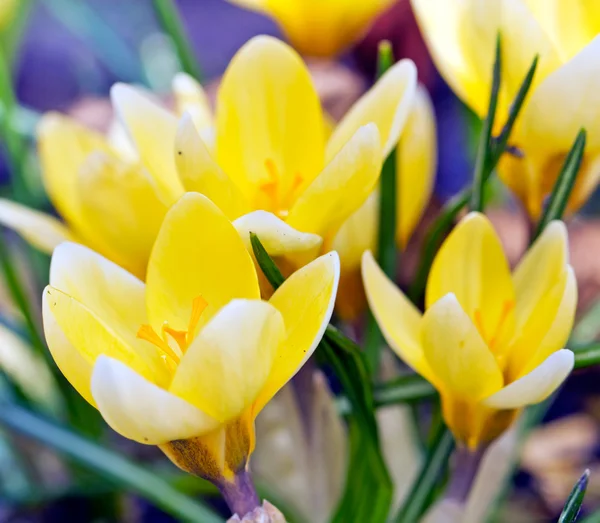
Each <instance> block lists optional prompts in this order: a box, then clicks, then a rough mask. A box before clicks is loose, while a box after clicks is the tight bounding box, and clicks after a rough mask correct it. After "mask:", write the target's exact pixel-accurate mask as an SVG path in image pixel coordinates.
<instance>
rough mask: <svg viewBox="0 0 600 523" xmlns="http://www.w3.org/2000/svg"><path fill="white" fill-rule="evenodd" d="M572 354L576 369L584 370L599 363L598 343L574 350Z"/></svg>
mask: <svg viewBox="0 0 600 523" xmlns="http://www.w3.org/2000/svg"><path fill="white" fill-rule="evenodd" d="M573 352H574V353H575V368H576V369H584V368H586V367H591V366H592V365H598V364H599V363H600V343H591V344H590V345H585V346H583V347H578V348H574V349H573Z"/></svg>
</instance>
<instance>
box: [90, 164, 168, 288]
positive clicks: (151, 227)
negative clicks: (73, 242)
mask: <svg viewBox="0 0 600 523" xmlns="http://www.w3.org/2000/svg"><path fill="white" fill-rule="evenodd" d="M78 190H79V200H80V202H81V213H82V217H83V218H84V219H85V220H86V221H87V222H88V224H90V226H91V227H93V228H94V230H95V231H96V233H97V234H98V235H99V236H101V237H102V238H103V242H104V243H105V244H108V245H109V246H110V252H109V253H106V254H107V255H108V256H110V258H111V259H113V260H115V261H116V262H117V263H119V265H121V266H123V267H125V268H126V269H128V270H130V271H131V272H133V273H134V274H136V275H137V276H139V277H140V278H143V277H144V276H145V274H146V266H147V264H148V258H149V256H150V251H151V250H152V246H153V245H154V240H155V239H156V235H157V234H158V230H159V229H160V225H161V223H162V220H163V218H164V217H165V214H166V212H167V206H166V205H165V204H164V203H163V201H162V199H161V197H160V194H159V193H158V188H157V187H156V185H155V183H154V181H153V180H152V178H151V177H150V176H149V175H148V173H147V172H146V171H145V170H143V168H142V167H141V165H139V164H135V165H128V164H125V163H123V162H121V161H119V160H118V159H117V158H115V157H111V156H108V155H105V154H103V153H99V152H98V153H93V154H91V155H90V156H89V157H88V159H87V160H86V162H85V163H84V165H83V166H82V168H81V170H80V176H79V180H78Z"/></svg>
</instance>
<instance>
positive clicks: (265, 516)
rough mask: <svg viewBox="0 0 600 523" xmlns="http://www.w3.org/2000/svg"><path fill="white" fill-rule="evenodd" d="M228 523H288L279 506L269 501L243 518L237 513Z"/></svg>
mask: <svg viewBox="0 0 600 523" xmlns="http://www.w3.org/2000/svg"><path fill="white" fill-rule="evenodd" d="M227 523H286V521H285V517H284V515H283V514H282V513H281V512H280V511H279V509H278V508H277V507H275V506H274V505H271V503H269V502H268V501H263V504H262V507H256V508H255V509H254V510H253V511H252V512H248V514H246V515H245V516H244V517H243V518H241V519H240V516H238V515H237V514H235V515H234V516H232V517H230V518H229V519H228V520H227Z"/></svg>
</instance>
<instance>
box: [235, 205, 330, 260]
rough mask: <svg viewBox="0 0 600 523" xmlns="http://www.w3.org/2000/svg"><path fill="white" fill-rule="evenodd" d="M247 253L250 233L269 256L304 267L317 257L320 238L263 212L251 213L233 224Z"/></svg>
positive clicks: (250, 250)
mask: <svg viewBox="0 0 600 523" xmlns="http://www.w3.org/2000/svg"><path fill="white" fill-rule="evenodd" d="M233 225H234V226H235V228H236V229H237V231H238V233H239V234H240V236H241V238H242V240H244V244H245V245H246V248H247V249H248V252H250V253H251V252H252V244H251V243H250V233H251V232H253V233H254V234H256V235H257V236H258V239H259V240H260V242H261V243H262V244H263V247H264V248H265V249H266V251H267V252H268V253H269V255H270V256H271V257H279V256H285V257H286V258H288V259H290V260H291V261H292V262H296V264H297V265H298V266H302V265H306V264H307V263H308V262H310V261H312V260H314V259H315V258H316V257H317V255H318V254H319V250H320V249H321V246H322V244H323V239H322V238H321V237H320V236H319V235H317V234H312V233H308V232H300V231H298V230H296V229H294V228H293V227H291V226H290V225H289V224H287V223H286V222H284V221H283V220H280V219H279V218H277V216H275V215H274V214H271V213H270V212H267V211H254V212H251V213H249V214H245V215H244V216H240V217H239V218H238V219H237V220H235V221H234V222H233Z"/></svg>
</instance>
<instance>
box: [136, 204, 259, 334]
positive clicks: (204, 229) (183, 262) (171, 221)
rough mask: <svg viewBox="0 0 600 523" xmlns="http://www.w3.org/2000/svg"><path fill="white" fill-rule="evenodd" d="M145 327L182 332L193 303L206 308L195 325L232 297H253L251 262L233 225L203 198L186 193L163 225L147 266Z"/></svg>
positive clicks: (255, 284)
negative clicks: (166, 326) (165, 326)
mask: <svg viewBox="0 0 600 523" xmlns="http://www.w3.org/2000/svg"><path fill="white" fill-rule="evenodd" d="M146 282H147V284H146V289H147V291H146V292H147V298H146V300H147V302H146V303H147V307H148V316H149V319H150V323H151V324H152V325H153V326H154V328H155V329H156V330H157V332H158V331H160V329H161V328H162V325H163V322H165V321H167V322H168V323H169V326H170V327H171V328H173V329H176V330H187V328H188V322H189V319H190V314H191V311H192V304H193V301H194V299H196V298H197V297H198V296H201V297H202V298H203V299H204V300H205V301H206V302H207V304H208V305H207V307H206V309H205V310H204V312H203V313H202V316H201V318H200V323H199V324H198V325H199V326H201V325H203V324H204V323H206V321H208V320H209V319H210V317H211V316H212V315H213V314H215V312H217V311H218V310H219V309H220V308H221V307H223V305H225V304H226V303H228V302H229V301H231V300H232V299H234V298H248V299H258V298H259V297H260V293H259V288H258V278H257V276H256V270H255V268H254V263H253V262H252V258H251V257H250V255H249V254H248V251H247V250H246V247H245V246H244V242H243V241H242V239H241V238H240V236H239V234H238V232H237V231H236V229H235V227H234V226H233V225H232V224H231V222H230V221H229V220H228V219H227V218H226V217H225V215H224V214H223V213H222V212H221V211H220V210H219V209H218V208H217V207H216V205H215V204H214V203H212V202H211V201H210V200H209V199H208V198H206V196H202V195H201V194H197V193H186V194H185V195H184V196H182V197H181V198H180V199H179V201H178V202H177V203H175V204H174V205H173V206H172V207H171V209H170V210H169V212H168V213H167V216H166V217H165V220H164V222H163V225H162V227H161V229H160V232H159V233H158V237H157V238H156V243H155V244H154V249H153V250H152V254H151V255H150V261H149V263H148V275H147V279H146Z"/></svg>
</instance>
